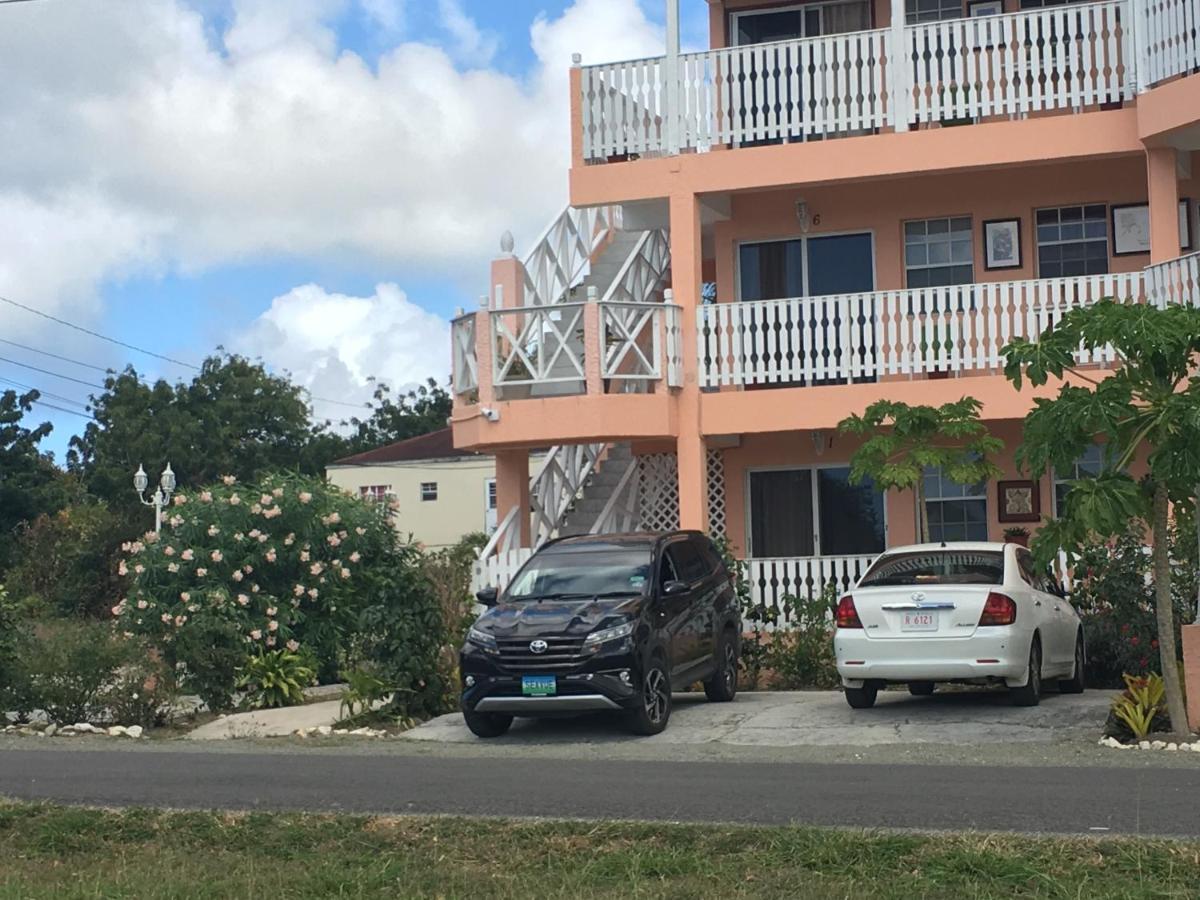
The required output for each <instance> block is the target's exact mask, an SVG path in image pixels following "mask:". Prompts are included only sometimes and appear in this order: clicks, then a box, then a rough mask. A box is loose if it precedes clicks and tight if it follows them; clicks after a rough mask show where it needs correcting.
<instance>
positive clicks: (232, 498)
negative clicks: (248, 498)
mask: <svg viewBox="0 0 1200 900" xmlns="http://www.w3.org/2000/svg"><path fill="white" fill-rule="evenodd" d="M241 502H242V498H241V497H239V496H238V495H237V494H230V495H229V505H230V506H237V505H238V504H239V503H241Z"/></svg>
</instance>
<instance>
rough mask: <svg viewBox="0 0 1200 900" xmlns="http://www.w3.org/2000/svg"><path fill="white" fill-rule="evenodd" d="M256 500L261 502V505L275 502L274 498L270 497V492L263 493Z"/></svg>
mask: <svg viewBox="0 0 1200 900" xmlns="http://www.w3.org/2000/svg"><path fill="white" fill-rule="evenodd" d="M258 502H259V503H261V504H262V505H263V506H270V505H271V504H272V503H274V502H275V498H274V497H272V496H271V495H270V494H263V495H262V496H261V497H259V498H258Z"/></svg>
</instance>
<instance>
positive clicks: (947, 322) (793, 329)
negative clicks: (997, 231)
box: [696, 272, 1143, 387]
mask: <svg viewBox="0 0 1200 900" xmlns="http://www.w3.org/2000/svg"><path fill="white" fill-rule="evenodd" d="M1142 295H1143V291H1142V273H1141V272H1131V273H1123V274H1113V275H1089V276H1084V277H1079V278H1049V279H1036V280H1030V281H1001V282H993V283H989V284H964V285H952V286H949V287H938V288H915V289H910V290H903V291H876V292H874V293H865V294H839V295H832V296H825V297H798V298H792V299H787V300H761V301H754V302H742V303H715V304H711V305H708V306H704V307H702V308H701V310H700V327H699V332H698V334H697V335H696V337H697V340H698V343H699V348H698V350H699V360H700V383H701V386H703V387H721V386H726V385H758V384H764V385H765V384H776V385H781V386H783V385H814V384H837V383H846V382H853V381H865V380H872V379H875V378H879V377H882V376H889V375H918V374H928V373H943V372H964V371H972V372H986V371H994V370H999V369H1000V368H1001V367H1002V366H1003V359H1002V357H1001V350H1002V349H1003V347H1004V345H1005V344H1007V343H1008V342H1009V341H1010V340H1012V339H1013V338H1015V337H1028V338H1037V337H1038V336H1040V335H1041V334H1042V333H1043V332H1044V331H1046V330H1047V329H1048V328H1049V327H1050V326H1051V325H1052V324H1053V323H1054V322H1055V321H1057V320H1058V319H1059V318H1060V317H1061V316H1062V315H1063V313H1065V312H1066V311H1067V310H1069V309H1072V308H1074V307H1078V306H1090V305H1091V304H1093V303H1095V302H1096V301H1098V300H1101V299H1104V298H1105V297H1116V298H1122V299H1124V298H1140V297H1141V296H1142ZM1080 357H1081V358H1080V362H1085V363H1086V362H1112V361H1113V359H1112V354H1111V353H1110V352H1106V351H1098V352H1096V353H1081V355H1080Z"/></svg>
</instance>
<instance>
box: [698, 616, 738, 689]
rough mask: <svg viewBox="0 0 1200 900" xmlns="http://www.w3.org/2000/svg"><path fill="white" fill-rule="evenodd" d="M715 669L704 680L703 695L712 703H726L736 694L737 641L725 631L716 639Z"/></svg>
mask: <svg viewBox="0 0 1200 900" xmlns="http://www.w3.org/2000/svg"><path fill="white" fill-rule="evenodd" d="M716 656H717V670H716V671H715V672H713V674H712V678H710V679H708V681H706V682H704V696H705V697H707V698H708V699H709V700H710V701H711V702H713V703H728V702H729V701H731V700H732V699H733V698H734V697H736V696H737V677H738V658H737V641H736V640H734V638H733V635H732V634H731V633H729V632H728V631H726V632H725V633H724V634H722V635H721V639H720V640H719V641H717V654H716Z"/></svg>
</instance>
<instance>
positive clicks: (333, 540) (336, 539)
mask: <svg viewBox="0 0 1200 900" xmlns="http://www.w3.org/2000/svg"><path fill="white" fill-rule="evenodd" d="M325 540H326V541H328V542H329V546H330V547H336V546H337V545H338V544H340V543H341V542H342V539H341V538H340V537H338V536H337V535H336V534H331V535H329V537H327V538H325Z"/></svg>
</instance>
